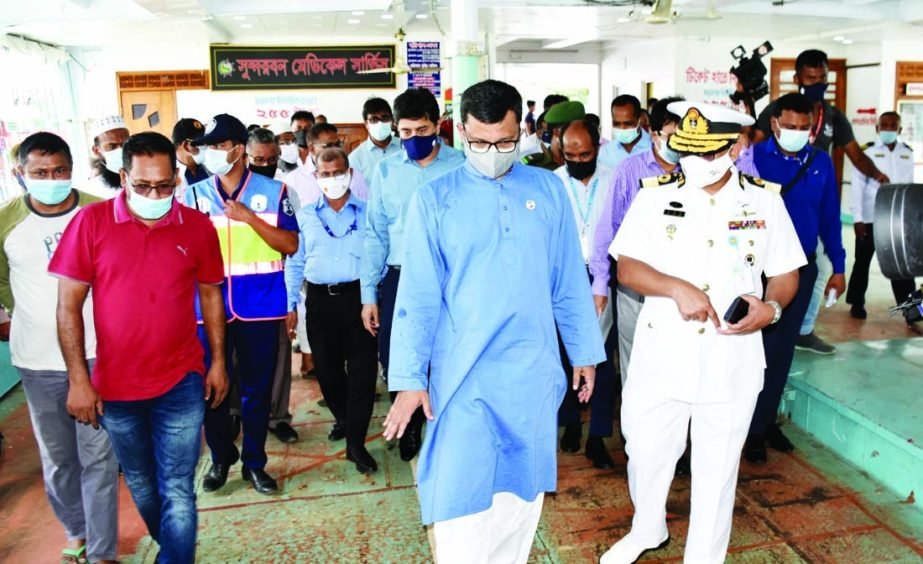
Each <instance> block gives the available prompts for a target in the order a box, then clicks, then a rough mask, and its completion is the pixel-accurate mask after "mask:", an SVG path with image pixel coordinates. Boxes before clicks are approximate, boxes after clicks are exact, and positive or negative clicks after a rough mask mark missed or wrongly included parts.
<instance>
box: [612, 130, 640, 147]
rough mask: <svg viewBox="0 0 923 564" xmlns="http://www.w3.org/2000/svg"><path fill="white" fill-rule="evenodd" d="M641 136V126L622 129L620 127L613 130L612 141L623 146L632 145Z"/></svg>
mask: <svg viewBox="0 0 923 564" xmlns="http://www.w3.org/2000/svg"><path fill="white" fill-rule="evenodd" d="M639 135H641V126H638V127H632V128H629V129H622V128H620V127H613V128H612V139H613V141H616V142H618V143H621V144H622V145H630V144H631V143H634V142H635V139H637V138H638V136H639Z"/></svg>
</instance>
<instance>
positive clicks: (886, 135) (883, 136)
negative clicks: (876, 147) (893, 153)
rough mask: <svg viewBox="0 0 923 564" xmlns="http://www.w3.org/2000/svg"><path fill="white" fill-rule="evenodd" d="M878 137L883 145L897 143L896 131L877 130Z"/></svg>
mask: <svg viewBox="0 0 923 564" xmlns="http://www.w3.org/2000/svg"><path fill="white" fill-rule="evenodd" d="M878 139H879V140H881V142H882V143H883V144H885V145H890V144H892V143H897V132H896V131H879V132H878Z"/></svg>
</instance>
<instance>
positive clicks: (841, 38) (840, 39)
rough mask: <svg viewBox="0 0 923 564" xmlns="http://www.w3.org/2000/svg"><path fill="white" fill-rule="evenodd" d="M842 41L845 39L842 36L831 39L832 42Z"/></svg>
mask: <svg viewBox="0 0 923 564" xmlns="http://www.w3.org/2000/svg"><path fill="white" fill-rule="evenodd" d="M844 39H846V38H845V37H843V36H842V35H837V36H836V37H834V38H833V40H834V41H843V40H844Z"/></svg>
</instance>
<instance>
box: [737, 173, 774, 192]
mask: <svg viewBox="0 0 923 564" xmlns="http://www.w3.org/2000/svg"><path fill="white" fill-rule="evenodd" d="M737 176H738V177H740V188H741V189H743V188H746V187H747V186H750V187H752V188H762V189H764V190H769V191H770V192H774V193H776V194H779V193H781V192H782V185H781V184H778V183H776V182H767V181H766V180H763V179H762V178H757V177H756V176H750V175H749V174H743V173H740V174H738V175H737Z"/></svg>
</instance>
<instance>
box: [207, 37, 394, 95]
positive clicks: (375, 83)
mask: <svg viewBox="0 0 923 564" xmlns="http://www.w3.org/2000/svg"><path fill="white" fill-rule="evenodd" d="M209 50H210V51H211V53H210V54H211V57H210V61H211V64H210V67H211V84H212V90H248V89H261V90H272V89H281V88H394V87H395V81H394V74H393V73H391V72H376V73H371V74H360V71H368V70H384V69H387V68H390V67H391V66H392V65H393V63H394V46H393V45H350V46H324V47H277V46H262V47H258V46H237V45H211V46H210V47H209Z"/></svg>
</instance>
